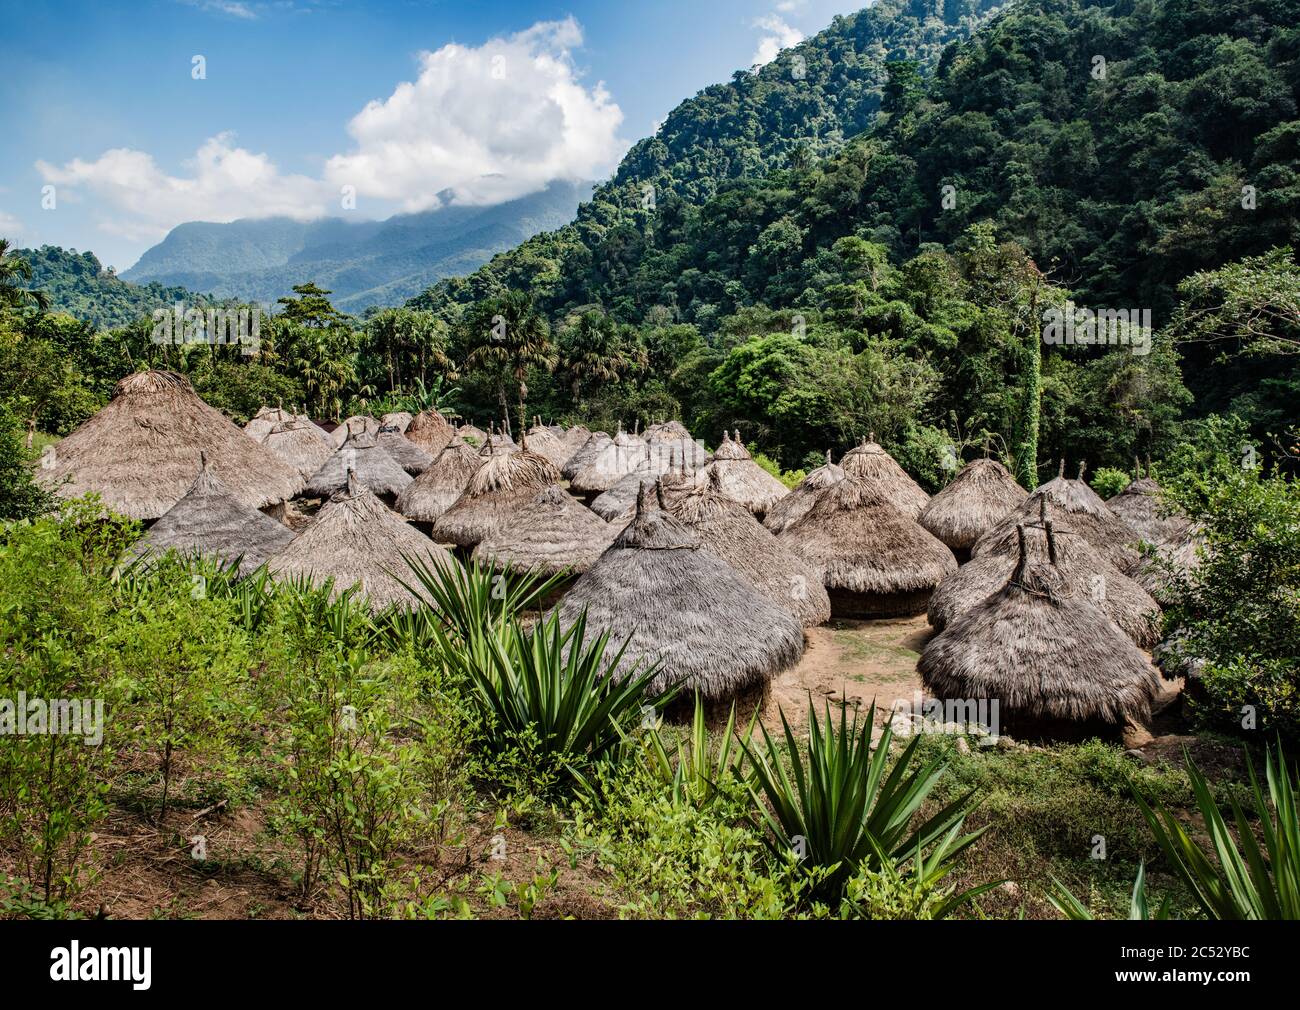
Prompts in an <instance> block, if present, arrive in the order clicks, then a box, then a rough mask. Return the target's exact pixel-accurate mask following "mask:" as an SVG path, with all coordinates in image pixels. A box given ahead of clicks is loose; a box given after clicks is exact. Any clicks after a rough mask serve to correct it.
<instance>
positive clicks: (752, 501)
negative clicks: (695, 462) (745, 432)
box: [703, 431, 790, 517]
mask: <svg viewBox="0 0 1300 1010" xmlns="http://www.w3.org/2000/svg"><path fill="white" fill-rule="evenodd" d="M703 472H704V473H705V475H706V476H708V478H709V480H710V481H712V482H713V483H712V486H713V487H716V488H718V489H719V491H720V492H721V493H722V494H724V495H726V496H727V497H728V498H730V499H731V500H732V501H734V502H737V503H739V504H741V505H744V506H745V508H747V509H749V511H751V512H753V513H755V514H756V515H758V516H760V517H761V516H762V515H763V514H765V513H766V512H767V510H768V509H770V508H772V506H774V505H775V504H776V503H777V502H779V501H780V500H781V499H782V498H784V497H785V496H786V495H788V494H789V493H790V489H789V488H788V487H786V486H785V485H784V484H782V483H781V482H780V481H779V480H777V479H776V478H775V477H773V476H772V475H771V474H770V473H768V472H767V471H766V470H764V469H763V468H762V467H761V466H759V465H758V464H757V463H755V462H754V459H753V457H752V456H750V454H749V450H748V449H746V448H745V444H744V443H743V442H741V440H740V432H739V431H737V432H736V437H735V438H734V439H732V438H730V437H729V436H728V435H727V433H726V432H725V431H724V432H723V433H722V442H721V444H720V445H719V446H718V447H717V448H716V449H714V450H713V461H712V462H711V463H709V464H708V465H707V466H706V467H704V471H703ZM715 474H716V475H717V476H716V479H715V477H714V475H715Z"/></svg>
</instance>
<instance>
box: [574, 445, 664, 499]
mask: <svg viewBox="0 0 1300 1010" xmlns="http://www.w3.org/2000/svg"><path fill="white" fill-rule="evenodd" d="M646 460H647V453H646V444H645V442H644V441H643V440H642V439H641V438H639V437H638V436H636V435H629V434H628V433H627V432H625V431H620V432H619V433H618V434H617V435H615V436H614V438H613V439H612V440H611V441H610V443H609V444H608V445H606V446H604V447H603V448H601V449H600V450H598V451H597V452H596V454H595V455H594V456H592V458H591V461H590V462H589V463H588V464H587V465H586V466H584V467H583V468H582V469H581V470H578V471H577V472H576V473H575V474H574V475H573V478H572V479H571V480H570V481H569V487H570V488H572V489H573V490H574V491H576V492H578V493H579V494H590V493H599V492H601V491H608V490H609V489H610V488H612V487H613V486H614V485H615V484H617V483H618V482H619V481H620V480H621V479H622V478H624V477H626V476H627V475H628V474H629V473H631V472H632V471H633V470H635V469H636V468H637V467H639V466H640V465H641V464H642V463H643V462H646Z"/></svg>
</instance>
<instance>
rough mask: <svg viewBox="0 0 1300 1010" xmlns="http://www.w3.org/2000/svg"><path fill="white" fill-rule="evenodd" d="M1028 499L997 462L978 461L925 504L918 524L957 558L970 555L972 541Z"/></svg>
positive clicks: (1025, 492)
mask: <svg viewBox="0 0 1300 1010" xmlns="http://www.w3.org/2000/svg"><path fill="white" fill-rule="evenodd" d="M1028 497H1029V492H1028V491H1026V490H1025V489H1024V488H1022V487H1021V486H1020V485H1019V484H1017V483H1016V479H1015V478H1014V477H1013V476H1011V471H1010V470H1008V469H1007V468H1006V467H1005V466H1003V465H1002V464H1001V463H999V462H998V461H997V460H994V459H977V460H975V461H974V462H971V463H967V464H966V466H965V467H963V468H962V471H961V473H959V474H957V476H956V477H954V478H953V480H952V483H951V484H949V485H948V486H947V487H946V488H944V489H943V490H942V491H940V492H939V493H938V494H937V495H935V496H934V497H933V498H931V499H930V501H929V502H928V503H926V506H925V508H923V509H922V510H921V514H920V517H919V520H918V521H919V522H920V523H921V525H922V526H924V527H925V528H926V529H927V530H929V531H930V532H931V533H933V534H934V535H935V536H936V537H938V538H939V539H940V540H942V541H943V542H944V543H945V544H947V545H948V546H949V547H951V548H952V549H953V551H954V552H957V553H958V557H959V558H960V557H961V556H962V555H963V554H964V555H967V556H969V554H970V549H971V548H972V547H974V546H975V541H977V540H978V539H979V538H980V537H982V536H983V535H984V534H985V533H987V532H988V531H989V530H990V529H991V528H992V527H993V526H995V525H996V524H997V523H999V522H1001V521H1002V520H1003V519H1005V518H1006V517H1007V516H1009V515H1010V514H1011V513H1012V512H1014V511H1015V510H1016V509H1017V508H1018V507H1019V506H1020V505H1021V503H1022V502H1024V500H1025V499H1026V498H1028Z"/></svg>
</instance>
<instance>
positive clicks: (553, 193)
mask: <svg viewBox="0 0 1300 1010" xmlns="http://www.w3.org/2000/svg"><path fill="white" fill-rule="evenodd" d="M590 192H591V186H590V185H589V184H582V183H568V182H556V183H552V184H551V185H550V186H549V187H547V188H546V189H545V190H543V191H541V192H540V193H534V194H531V195H530V196H526V197H523V198H521V199H519V200H512V201H510V202H508V203H503V204H498V205H497V206H494V207H466V206H460V205H455V204H452V205H450V206H446V207H442V208H440V209H438V210H431V211H425V212H423V213H419V214H399V215H396V216H394V217H391V218H389V219H388V220H385V221H363V222H357V223H353V222H351V221H347V220H345V219H343V218H337V217H330V218H324V219H322V220H318V221H295V220H292V219H290V218H284V217H277V218H264V219H258V220H241V221H233V222H230V223H229V224H212V223H203V222H192V223H189V224H183V225H179V226H178V227H176V228H173V229H172V231H171V233H170V234H169V235H168V236H167V237H166V238H165V239H164V240H163V241H162V242H160V243H159V244H158V245H156V246H154V247H153V248H152V249H150V250H148V251H147V252H146V253H145V254H144V255H143V256H141V257H140V261H139V262H138V263H136V264H135V265H134V266H133V267H131V269H129V270H126V271H123V273H122V277H123V278H125V279H126V280H129V281H134V282H145V281H158V282H161V283H164V284H174V285H183V286H185V287H188V288H192V289H195V290H201V291H210V292H212V293H213V294H214V295H216V296H217V297H219V298H236V299H239V300H241V301H246V302H254V301H256V302H263V303H272V302H274V301H275V300H276V299H278V298H282V297H284V296H286V295H288V294H290V293H291V291H292V289H293V286H294V285H295V284H302V283H305V282H307V281H317V282H319V283H321V284H324V285H325V286H327V287H329V288H330V289H331V290H332V291H333V292H334V294H335V302H336V304H337V305H338V306H339V307H340V308H342V309H344V310H345V311H348V312H357V313H359V312H361V311H362V310H364V309H366V308H368V307H369V306H372V305H384V304H400V303H401V302H402V301H404V300H405V299H407V298H410V297H412V296H413V295H415V294H418V293H419V292H420V291H422V290H423V289H425V288H426V287H428V286H429V285H430V284H432V283H434V282H435V281H437V280H439V279H441V278H443V277H448V276H452V275H456V274H464V273H468V272H469V271H471V270H474V269H475V268H477V267H478V266H480V265H481V264H483V263H484V262H486V261H487V260H488V259H489V258H490V257H492V256H493V255H495V254H496V253H499V252H502V251H503V250H507V249H512V248H514V247H515V246H517V245H519V243H521V242H523V241H524V240H525V239H528V238H530V237H531V236H533V235H535V234H537V233H538V232H541V231H545V230H547V229H553V228H558V227H560V226H561V225H563V224H565V223H567V222H569V221H571V220H572V219H573V215H574V213H575V212H576V211H577V209H578V204H579V202H580V201H582V200H584V199H586V197H587V196H588V195H589V194H590Z"/></svg>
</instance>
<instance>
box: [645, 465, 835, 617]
mask: <svg viewBox="0 0 1300 1010" xmlns="http://www.w3.org/2000/svg"><path fill="white" fill-rule="evenodd" d="M663 500H664V509H665V510H666V511H667V512H668V514H669V515H671V516H673V517H674V518H676V519H679V520H681V521H682V522H683V523H684V524H686V525H687V526H689V527H690V528H691V529H692V530H694V531H695V533H696V535H697V536H698V537H699V538H700V542H701V543H702V544H703V545H704V546H705V547H706V548H707V549H708V550H710V551H712V552H713V553H714V554H716V555H718V557H720V558H722V560H723V561H725V562H727V564H729V565H731V567H732V568H734V569H736V571H738V572H740V573H741V574H742V575H744V576H745V577H746V578H747V579H749V581H750V582H752V583H753V584H754V586H755V587H756V588H757V589H758V591H759V592H760V593H762V594H763V595H764V596H766V597H767V598H768V599H769V600H771V601H772V602H773V603H776V604H777V605H778V606H781V607H784V608H785V609H786V610H789V611H790V612H791V613H792V614H794V616H795V617H796V618H797V619H798V621H799V623H800V624H802V625H803V626H804V627H806V628H811V627H813V626H815V625H818V624H822V623H824V622H825V621H828V620H830V617H831V601H830V597H829V596H827V595H826V587H825V586H823V585H822V580H821V575H820V574H819V573H818V572H816V571H814V570H813V569H812V568H811V567H809V565H808V564H807V563H806V562H805V561H804V560H803V559H802V558H800V557H798V556H797V555H795V554H794V553H793V552H792V551H790V550H789V549H788V548H787V547H786V546H785V545H784V544H782V543H781V542H780V541H779V540H777V539H776V537H775V536H774V535H773V534H772V532H771V531H770V530H768V529H766V528H765V527H764V526H763V524H762V523H760V522H759V521H758V520H757V519H755V518H754V515H753V513H752V512H750V511H749V509H747V508H745V506H743V505H740V504H738V503H737V502H734V501H732V500H731V499H730V498H727V497H725V496H724V495H722V494H720V493H719V492H718V490H717V489H716V488H714V487H711V486H709V485H708V484H704V483H698V484H677V485H676V486H674V487H672V488H667V489H665V491H664V493H663Z"/></svg>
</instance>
